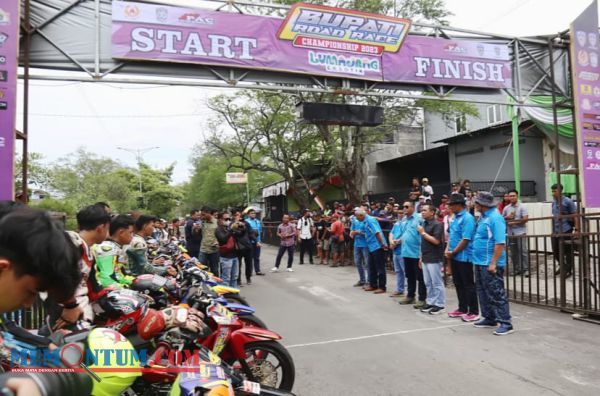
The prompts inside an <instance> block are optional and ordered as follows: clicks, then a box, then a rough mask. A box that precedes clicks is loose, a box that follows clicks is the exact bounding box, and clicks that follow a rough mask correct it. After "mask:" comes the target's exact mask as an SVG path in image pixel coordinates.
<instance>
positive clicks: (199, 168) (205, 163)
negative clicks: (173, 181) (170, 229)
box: [183, 147, 281, 211]
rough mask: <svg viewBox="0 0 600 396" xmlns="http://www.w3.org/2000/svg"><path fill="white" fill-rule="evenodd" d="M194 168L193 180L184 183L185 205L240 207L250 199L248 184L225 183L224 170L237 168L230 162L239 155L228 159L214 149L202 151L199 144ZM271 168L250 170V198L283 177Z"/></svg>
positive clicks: (193, 160)
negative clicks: (265, 170) (269, 170)
mask: <svg viewBox="0 0 600 396" xmlns="http://www.w3.org/2000/svg"><path fill="white" fill-rule="evenodd" d="M192 162H193V164H194V171H193V175H192V178H191V179H190V182H189V183H188V184H187V185H186V186H185V187H184V205H183V206H184V208H185V209H186V211H189V210H190V209H198V208H201V207H202V206H205V205H206V206H210V207H214V208H227V207H241V206H245V205H246V202H247V197H246V195H247V194H246V185H245V184H226V183H225V174H226V173H227V172H236V171H239V169H234V168H233V167H231V166H230V162H233V163H241V160H240V159H239V158H237V159H231V161H230V160H228V159H227V158H225V157H224V156H223V155H221V154H220V153H218V152H216V151H215V150H212V151H207V152H203V151H202V150H200V148H199V147H198V148H197V149H196V152H195V154H194V155H193V156H192ZM280 179H281V177H280V176H278V175H276V174H274V173H272V172H261V171H255V170H251V171H249V172H248V182H249V189H250V199H251V200H252V198H254V197H256V196H257V195H258V193H259V190H260V188H261V187H263V186H264V185H266V184H270V183H273V182H275V181H277V180H280Z"/></svg>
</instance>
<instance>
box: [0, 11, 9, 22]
mask: <svg viewBox="0 0 600 396" xmlns="http://www.w3.org/2000/svg"><path fill="white" fill-rule="evenodd" d="M9 23H10V14H9V13H8V12H6V11H4V10H3V9H2V8H0V25H8V24H9Z"/></svg>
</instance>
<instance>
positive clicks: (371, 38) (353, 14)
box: [278, 3, 411, 52]
mask: <svg viewBox="0 0 600 396" xmlns="http://www.w3.org/2000/svg"><path fill="white" fill-rule="evenodd" d="M410 23H411V22H410V20H408V19H401V18H394V17H388V16H385V15H377V14H369V13H365V12H360V11H353V10H345V9H340V8H333V7H327V6H320V5H313V4H304V3H296V4H295V5H294V6H292V8H291V9H290V12H289V13H288V15H287V17H286V19H285V20H284V21H283V23H282V24H281V27H280V28H279V32H278V36H279V38H280V39H281V40H289V41H295V40H296V38H297V37H298V36H313V37H319V38H323V39H331V40H341V41H346V42H351V43H357V44H364V45H374V46H378V47H382V51H386V52H398V50H399V49H400V46H401V45H402V42H403V41H404V39H405V38H406V36H407V34H408V30H409V28H410Z"/></svg>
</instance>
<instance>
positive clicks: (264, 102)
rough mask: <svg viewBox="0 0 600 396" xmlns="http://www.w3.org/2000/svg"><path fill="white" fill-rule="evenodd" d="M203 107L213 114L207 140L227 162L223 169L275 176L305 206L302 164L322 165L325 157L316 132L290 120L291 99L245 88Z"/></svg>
mask: <svg viewBox="0 0 600 396" xmlns="http://www.w3.org/2000/svg"><path fill="white" fill-rule="evenodd" d="M209 108H210V109H211V110H213V111H214V112H215V113H216V115H217V117H216V119H214V120H213V122H211V124H210V126H211V132H212V133H211V136H210V137H209V138H208V140H207V144H208V145H209V147H212V148H213V149H214V150H216V151H217V152H219V153H220V154H221V155H222V156H223V157H224V158H225V159H226V160H227V162H228V166H227V169H239V170H243V171H249V170H257V171H261V172H271V173H274V174H277V175H279V176H280V178H281V179H283V180H285V181H287V182H288V183H289V185H290V186H293V188H292V195H293V196H294V198H295V199H296V201H297V202H298V204H300V205H301V206H302V207H308V206H309V203H310V199H309V190H310V189H311V184H310V179H311V177H310V175H309V173H308V172H309V169H310V167H309V166H308V165H313V164H323V163H324V162H326V157H325V156H324V150H323V147H322V144H321V143H322V139H321V136H320V134H319V131H318V130H317V129H316V128H314V127H311V126H306V125H299V124H298V123H297V122H296V116H295V110H294V100H293V98H292V97H290V96H288V95H279V94H273V93H268V92H248V91H245V92H243V93H241V94H240V95H238V96H237V97H235V98H233V97H231V96H224V95H221V96H217V97H215V98H213V99H212V101H211V103H209ZM224 125H226V126H227V127H228V130H229V133H228V130H227V129H226V128H224V127H223V126H224ZM296 181H299V183H296Z"/></svg>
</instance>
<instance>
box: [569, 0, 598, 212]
mask: <svg viewBox="0 0 600 396" xmlns="http://www.w3.org/2000/svg"><path fill="white" fill-rule="evenodd" d="M570 36H571V46H570V51H571V79H572V86H573V99H574V102H575V103H574V104H575V126H576V129H575V133H576V134H577V149H578V150H579V174H580V177H579V184H580V186H579V188H580V191H581V194H582V204H583V206H584V207H586V208H600V81H599V79H600V66H599V59H600V44H599V42H598V2H597V0H594V2H593V3H592V4H591V5H590V6H589V7H588V8H586V9H585V11H584V12H583V13H582V14H581V15H579V17H577V19H575V20H574V21H573V23H572V24H571V33H570Z"/></svg>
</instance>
